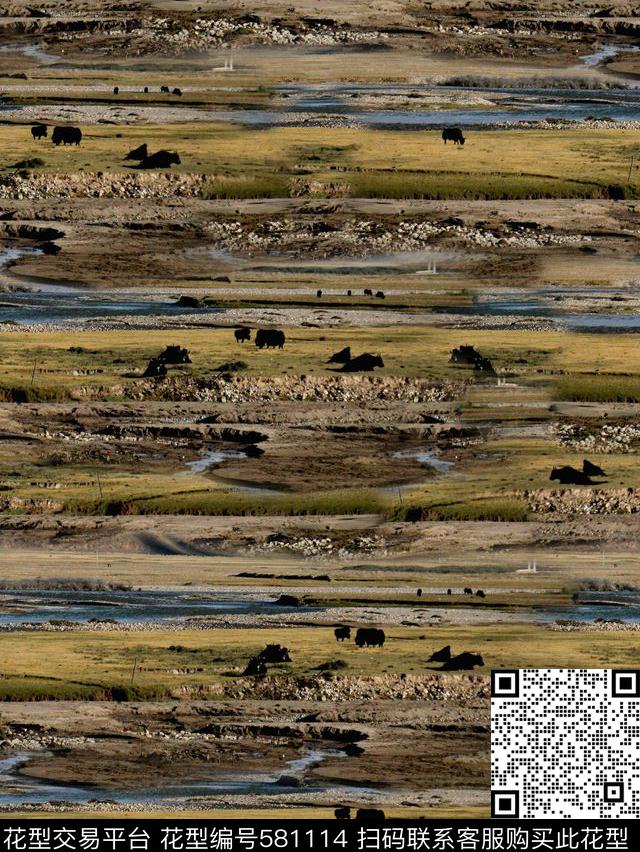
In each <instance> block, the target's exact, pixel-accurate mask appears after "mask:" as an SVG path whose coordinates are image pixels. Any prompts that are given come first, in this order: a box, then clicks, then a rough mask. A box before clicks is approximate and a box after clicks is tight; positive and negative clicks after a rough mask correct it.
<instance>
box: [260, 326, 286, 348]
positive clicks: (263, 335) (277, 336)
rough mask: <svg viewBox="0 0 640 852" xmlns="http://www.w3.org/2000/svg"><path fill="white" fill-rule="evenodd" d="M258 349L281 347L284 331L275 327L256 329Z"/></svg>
mask: <svg viewBox="0 0 640 852" xmlns="http://www.w3.org/2000/svg"><path fill="white" fill-rule="evenodd" d="M255 342H256V346H257V347H258V349H264V348H266V349H282V347H283V346H284V343H285V336H284V331H280V330H279V329H276V328H259V329H258V331H256V341H255Z"/></svg>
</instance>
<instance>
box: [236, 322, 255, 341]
mask: <svg viewBox="0 0 640 852" xmlns="http://www.w3.org/2000/svg"><path fill="white" fill-rule="evenodd" d="M233 336H234V337H235V339H236V343H244V342H245V340H251V329H250V328H248V327H247V326H246V325H243V326H242V327H241V328H236V330H235V331H234V332H233Z"/></svg>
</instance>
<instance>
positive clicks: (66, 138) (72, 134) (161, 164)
mask: <svg viewBox="0 0 640 852" xmlns="http://www.w3.org/2000/svg"><path fill="white" fill-rule="evenodd" d="M31 135H32V136H33V138H34V140H38V139H46V138H47V137H48V135H49V128H48V127H47V125H46V124H34V125H33V127H32V128H31ZM51 141H52V143H53V144H54V145H56V146H59V145H63V146H64V145H79V144H80V143H81V142H82V130H81V129H80V128H79V127H68V126H59V127H54V128H53V131H52V133H51ZM124 159H125V160H130V161H131V162H135V163H137V165H135V166H133V168H136V169H168V168H170V167H171V166H174V165H175V166H179V165H180V156H179V155H178V154H177V153H176V152H175V151H165V150H164V149H163V150H160V151H155V152H154V153H153V154H150V153H149V150H148V148H147V143H146V142H144V143H143V144H142V145H139V146H138V147H137V148H133V149H132V150H131V151H129V153H128V154H126V155H125V156H124Z"/></svg>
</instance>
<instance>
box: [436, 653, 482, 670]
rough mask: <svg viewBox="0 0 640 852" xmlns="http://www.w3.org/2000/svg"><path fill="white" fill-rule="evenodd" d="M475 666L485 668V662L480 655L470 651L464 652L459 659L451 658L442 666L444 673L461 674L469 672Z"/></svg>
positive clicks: (459, 655)
mask: <svg viewBox="0 0 640 852" xmlns="http://www.w3.org/2000/svg"><path fill="white" fill-rule="evenodd" d="M474 666H484V660H483V659H482V657H481V656H480V654H472V653H471V652H470V651H463V652H462V654H458V656H457V657H451V659H450V660H447V661H446V662H444V663H443V664H442V671H447V672H459V671H468V670H469V669H472V668H473V667H474Z"/></svg>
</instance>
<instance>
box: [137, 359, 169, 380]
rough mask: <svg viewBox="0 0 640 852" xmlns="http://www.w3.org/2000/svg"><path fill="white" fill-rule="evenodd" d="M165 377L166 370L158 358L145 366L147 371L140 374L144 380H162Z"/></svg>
mask: <svg viewBox="0 0 640 852" xmlns="http://www.w3.org/2000/svg"><path fill="white" fill-rule="evenodd" d="M166 375H167V368H166V367H165V365H164V363H163V362H162V361H161V360H160V359H159V358H152V359H151V360H150V361H149V363H148V364H147V369H146V370H145V371H144V373H143V374H142V377H143V378H144V379H163V378H164V377H165V376H166Z"/></svg>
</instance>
